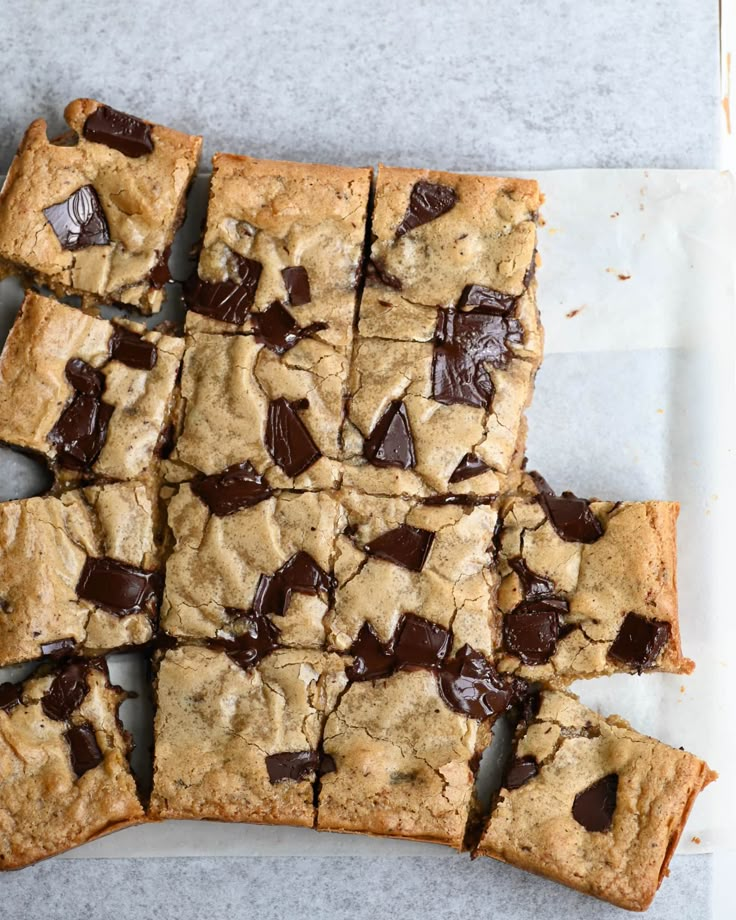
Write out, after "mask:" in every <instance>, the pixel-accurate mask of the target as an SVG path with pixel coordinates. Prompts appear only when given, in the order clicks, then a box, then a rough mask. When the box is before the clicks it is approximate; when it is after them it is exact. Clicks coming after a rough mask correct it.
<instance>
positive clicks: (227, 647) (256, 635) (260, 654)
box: [209, 607, 281, 670]
mask: <svg viewBox="0 0 736 920" xmlns="http://www.w3.org/2000/svg"><path fill="white" fill-rule="evenodd" d="M225 613H226V614H227V616H229V617H231V618H232V619H234V620H237V622H238V624H239V625H241V626H244V627H245V629H244V630H243V632H241V633H239V634H238V635H237V636H236V637H235V638H234V639H212V640H211V641H210V643H209V644H210V646H211V647H212V648H217V649H221V650H222V651H224V652H225V653H226V654H227V656H228V658H230V659H231V660H232V661H234V662H235V664H237V665H238V667H240V668H243V670H247V669H248V668H252V667H253V666H254V665H256V664H258V662H259V661H261V660H262V659H263V658H265V657H266V656H267V655H270V654H271V652H273V651H275V650H276V649H277V648H278V647H279V638H280V635H281V634H280V633H279V630H278V628H277V627H276V626H274V624H273V623H272V622H271V620H269V618H268V617H266V616H260V615H259V614H257V613H255V612H254V611H252V610H240V609H238V608H237V607H226V608H225Z"/></svg>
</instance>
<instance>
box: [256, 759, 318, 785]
mask: <svg viewBox="0 0 736 920" xmlns="http://www.w3.org/2000/svg"><path fill="white" fill-rule="evenodd" d="M318 766H319V754H318V753H317V752H316V751H295V752H290V751H285V752H284V753H282V754H268V755H267V756H266V769H267V770H268V778H269V780H270V781H271V783H272V784H273V783H281V782H283V781H284V780H293V781H294V782H299V781H300V780H302V779H306V777H307V776H309V774H310V773H314V772H316V770H317V767H318Z"/></svg>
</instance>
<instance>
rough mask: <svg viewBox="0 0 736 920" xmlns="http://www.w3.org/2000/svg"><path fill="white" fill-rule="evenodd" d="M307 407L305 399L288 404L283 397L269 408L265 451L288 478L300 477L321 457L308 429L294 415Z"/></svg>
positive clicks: (307, 403)
mask: <svg viewBox="0 0 736 920" xmlns="http://www.w3.org/2000/svg"><path fill="white" fill-rule="evenodd" d="M308 407H309V402H308V401H307V400H306V399H300V400H298V401H296V402H289V401H288V400H287V399H284V398H283V397H281V398H280V399H275V400H274V401H273V402H272V403H271V404H270V405H269V407H268V419H267V422H266V449H267V450H268V452H269V454H270V455H271V457H272V458H273V461H274V463H276V464H278V466H280V467H281V469H282V470H283V471H284V472H285V473H286V475H287V476H292V477H295V476H299V475H300V474H301V473H303V472H304V470H306V469H309V467H310V466H311V465H312V464H313V463H316V462H317V460H319V458H320V457H321V456H322V454H321V453H320V451H319V448H318V447H317V445H316V444H315V443H314V440H313V439H312V435H311V434H310V433H309V429H308V428H307V426H306V425H305V424H304V422H303V421H302V420H301V419H300V418H299V416H298V415H297V412H299V411H300V410H302V409H307V408H308Z"/></svg>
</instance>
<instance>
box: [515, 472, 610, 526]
mask: <svg viewBox="0 0 736 920" xmlns="http://www.w3.org/2000/svg"><path fill="white" fill-rule="evenodd" d="M530 475H531V477H532V479H533V480H534V484H535V485H536V487H537V489H538V491H539V495H538V500H539V504H540V505H541V506H542V508H543V510H544V513H545V514H546V515H547V520H548V521H549V522H550V524H551V525H552V526H553V527H554V529H555V532H556V534H557V536H558V537H560V539H561V540H566V541H567V542H568V543H595V541H596V540H599V539H600V538H601V537H602V536H603V525H602V524H601V522H600V521H599V520H598V518H597V517H596V516H595V515H594V514H593V512H592V511H591V510H590V505H589V504H588V502H587V501H586V500H585V499H584V498H578V497H577V496H576V495H573V493H572V492H563V493H562V495H555V493H554V492H553V491H552V489H551V488H550V487H549V485H548V484H547V482H546V480H545V479H544V478H543V477H542V476H540V475H539V473H534V472H533V473H531V474H530Z"/></svg>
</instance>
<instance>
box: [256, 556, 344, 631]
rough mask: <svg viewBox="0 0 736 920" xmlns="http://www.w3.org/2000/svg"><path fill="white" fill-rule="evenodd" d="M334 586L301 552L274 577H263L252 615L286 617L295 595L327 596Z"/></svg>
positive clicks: (257, 589) (324, 573)
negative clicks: (322, 594)
mask: <svg viewBox="0 0 736 920" xmlns="http://www.w3.org/2000/svg"><path fill="white" fill-rule="evenodd" d="M332 586H333V579H332V578H331V576H329V575H328V574H327V573H326V572H324V571H323V570H322V569H321V568H320V567H319V566H318V565H317V563H316V562H315V561H314V559H312V557H311V556H310V555H309V553H306V552H304V550H300V551H299V552H298V553H294V555H293V556H292V557H291V558H290V559H289V560H288V561H287V562H285V563H284V564H283V565H282V566H281V568H280V569H278V571H276V572H274V574H273V575H261V577H260V578H259V579H258V584H257V586H256V593H255V597H254V599H253V612H254V613H255V614H256V616H265V615H266V614H269V613H270V614H275V615H276V616H284V614H285V613H286V611H287V610H288V608H289V601H290V600H291V595H292V594H294V593H296V594H308V595H312V596H314V595H316V594H319V593H320V592H322V593H325V594H327V593H329V591H330V590H331V589H332Z"/></svg>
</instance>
